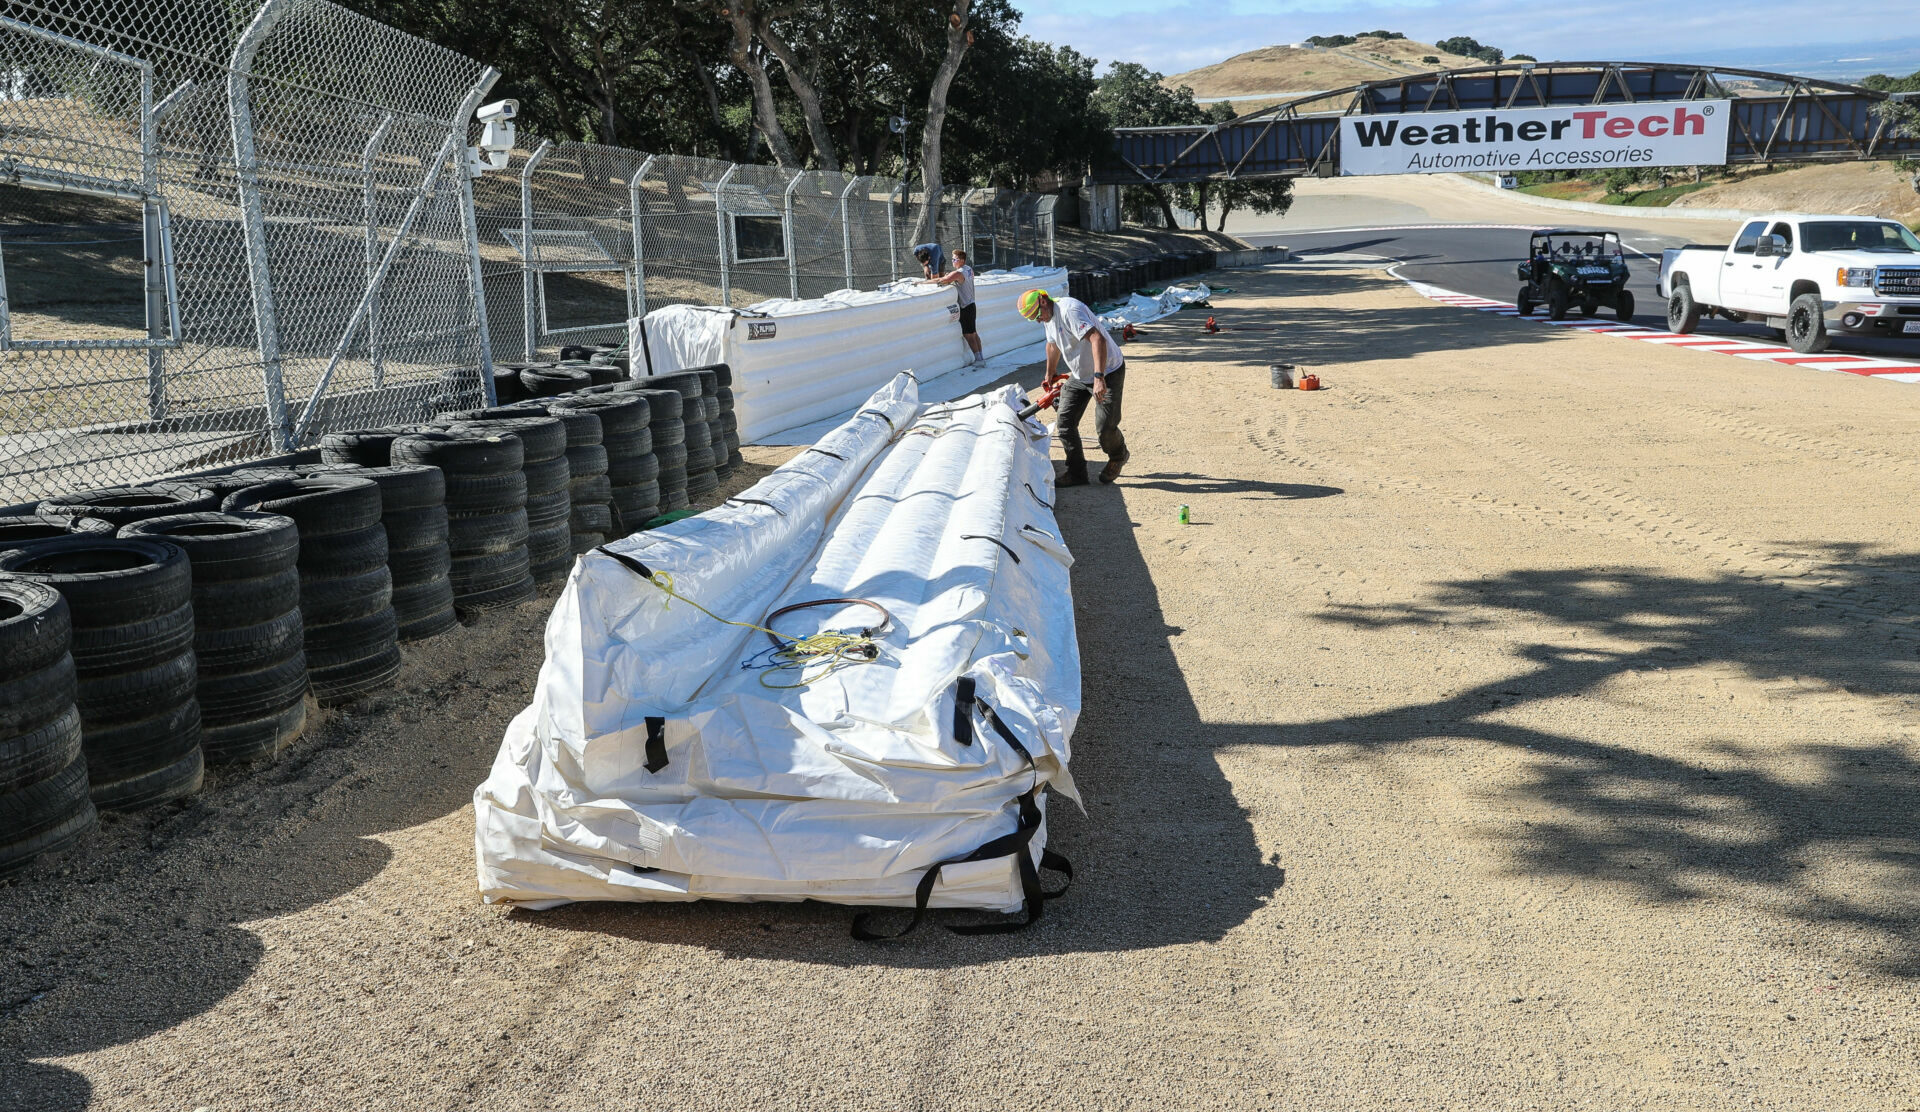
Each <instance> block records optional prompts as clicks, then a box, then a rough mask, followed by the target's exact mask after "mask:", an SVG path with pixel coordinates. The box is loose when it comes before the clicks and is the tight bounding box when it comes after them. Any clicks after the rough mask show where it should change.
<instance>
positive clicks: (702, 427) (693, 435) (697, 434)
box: [681, 420, 713, 452]
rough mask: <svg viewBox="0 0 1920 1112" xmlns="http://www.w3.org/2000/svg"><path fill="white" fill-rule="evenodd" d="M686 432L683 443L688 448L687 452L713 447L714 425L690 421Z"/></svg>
mask: <svg viewBox="0 0 1920 1112" xmlns="http://www.w3.org/2000/svg"><path fill="white" fill-rule="evenodd" d="M686 430H687V431H686V434H685V437H684V439H682V441H681V443H683V444H685V445H686V446H687V451H689V452H692V451H695V450H696V449H700V448H711V447H713V426H712V425H709V424H707V423H706V422H705V421H699V420H689V421H688V422H687V423H686Z"/></svg>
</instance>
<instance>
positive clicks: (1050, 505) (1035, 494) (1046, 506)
mask: <svg viewBox="0 0 1920 1112" xmlns="http://www.w3.org/2000/svg"><path fill="white" fill-rule="evenodd" d="M1021 485H1022V486H1024V487H1026V488H1027V493H1028V494H1031V495H1033V500H1034V501H1035V502H1038V503H1040V508H1041V509H1043V510H1051V509H1053V503H1051V502H1049V501H1047V500H1046V499H1044V498H1042V497H1040V495H1039V493H1038V492H1036V491H1035V490H1034V489H1033V484H1032V483H1022V484H1021Z"/></svg>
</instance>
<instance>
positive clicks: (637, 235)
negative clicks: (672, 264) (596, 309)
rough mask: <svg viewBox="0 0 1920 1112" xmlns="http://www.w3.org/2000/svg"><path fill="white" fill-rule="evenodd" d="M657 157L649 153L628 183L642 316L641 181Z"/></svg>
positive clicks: (644, 293) (644, 285)
mask: <svg viewBox="0 0 1920 1112" xmlns="http://www.w3.org/2000/svg"><path fill="white" fill-rule="evenodd" d="M656 157H657V156H655V155H648V156H647V160H646V161H645V162H642V163H641V164H640V169H639V170H638V171H637V172H635V173H634V175H633V180H632V181H630V182H628V183H627V197H628V202H629V206H630V207H631V208H632V209H633V286H634V297H635V302H634V308H635V309H636V310H638V313H637V315H638V316H641V317H644V316H646V315H647V252H646V241H645V237H644V236H643V235H642V234H641V233H642V226H641V221H640V183H641V182H643V181H645V180H646V178H647V171H648V170H651V169H653V160H654V158H656ZM627 358H628V359H629V360H631V359H632V358H633V353H632V352H628V353H627Z"/></svg>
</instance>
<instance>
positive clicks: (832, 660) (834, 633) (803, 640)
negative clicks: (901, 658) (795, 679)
mask: <svg viewBox="0 0 1920 1112" xmlns="http://www.w3.org/2000/svg"><path fill="white" fill-rule="evenodd" d="M647 582H649V583H651V584H653V585H654V586H656V587H658V588H660V589H661V590H662V591H665V592H666V594H667V597H668V598H677V599H679V600H680V601H681V602H684V603H686V604H687V605H688V606H691V607H693V608H694V609H695V610H698V611H700V612H701V613H702V614H705V615H706V616H707V617H709V618H712V619H713V620H714V621H716V622H720V623H721V624H723V625H730V626H738V627H739V628H741V629H751V630H753V631H755V632H757V633H764V634H766V635H767V636H769V637H772V638H774V639H775V640H776V641H783V642H785V644H784V645H782V646H781V647H780V648H779V649H777V650H776V651H775V652H774V653H773V660H774V664H773V666H772V668H771V669H770V670H771V671H798V672H799V673H800V682H799V683H768V682H767V676H766V674H765V673H762V674H761V676H760V685H761V686H762V687H767V688H771V689H773V690H775V691H793V690H797V689H799V688H802V687H805V686H807V685H808V684H810V683H813V682H814V681H816V680H823V679H826V678H827V677H828V676H830V675H832V674H833V673H835V672H837V671H839V670H840V669H842V668H845V667H847V666H849V665H853V664H871V663H872V662H873V661H875V660H877V659H879V656H880V646H879V645H878V644H876V643H875V642H874V640H873V638H871V637H869V636H867V635H866V634H864V633H841V632H840V631H838V630H831V629H830V630H824V631H822V632H820V633H815V634H813V635H811V636H809V637H798V638H795V637H788V636H787V635H786V634H784V633H781V632H779V631H778V630H772V629H768V628H767V627H766V626H763V625H755V624H754V623H753V622H736V621H734V620H733V619H732V618H723V617H721V616H720V615H718V614H715V613H714V612H713V611H711V610H709V609H707V608H706V607H704V606H702V605H700V604H699V603H697V602H695V601H693V600H692V599H690V598H688V597H687V596H685V595H683V594H681V593H680V592H679V591H677V590H675V589H674V586H673V576H672V575H671V574H669V573H667V572H664V571H656V572H654V573H653V574H652V575H651V576H649V577H648V578H647ZM667 605H668V606H669V607H670V606H672V605H673V604H672V603H671V602H669V603H667ZM823 661H824V663H825V668H824V670H822V671H818V672H815V673H814V674H813V675H811V676H809V675H807V669H808V668H810V667H813V666H814V665H816V664H820V663H822V662H823Z"/></svg>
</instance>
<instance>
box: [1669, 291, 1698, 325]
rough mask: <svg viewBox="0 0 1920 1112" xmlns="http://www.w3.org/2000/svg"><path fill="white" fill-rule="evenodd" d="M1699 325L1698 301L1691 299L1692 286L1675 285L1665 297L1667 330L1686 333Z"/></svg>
mask: <svg viewBox="0 0 1920 1112" xmlns="http://www.w3.org/2000/svg"><path fill="white" fill-rule="evenodd" d="M1699 327H1700V303H1699V302H1697V301H1695V300H1694V299H1693V287H1692V286H1675V287H1674V288H1673V296H1672V297H1669V298H1667V331H1669V332H1678V333H1680V334H1681V335H1683V336H1684V335H1686V334H1688V333H1690V332H1692V331H1693V330H1694V329H1696V328H1699Z"/></svg>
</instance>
